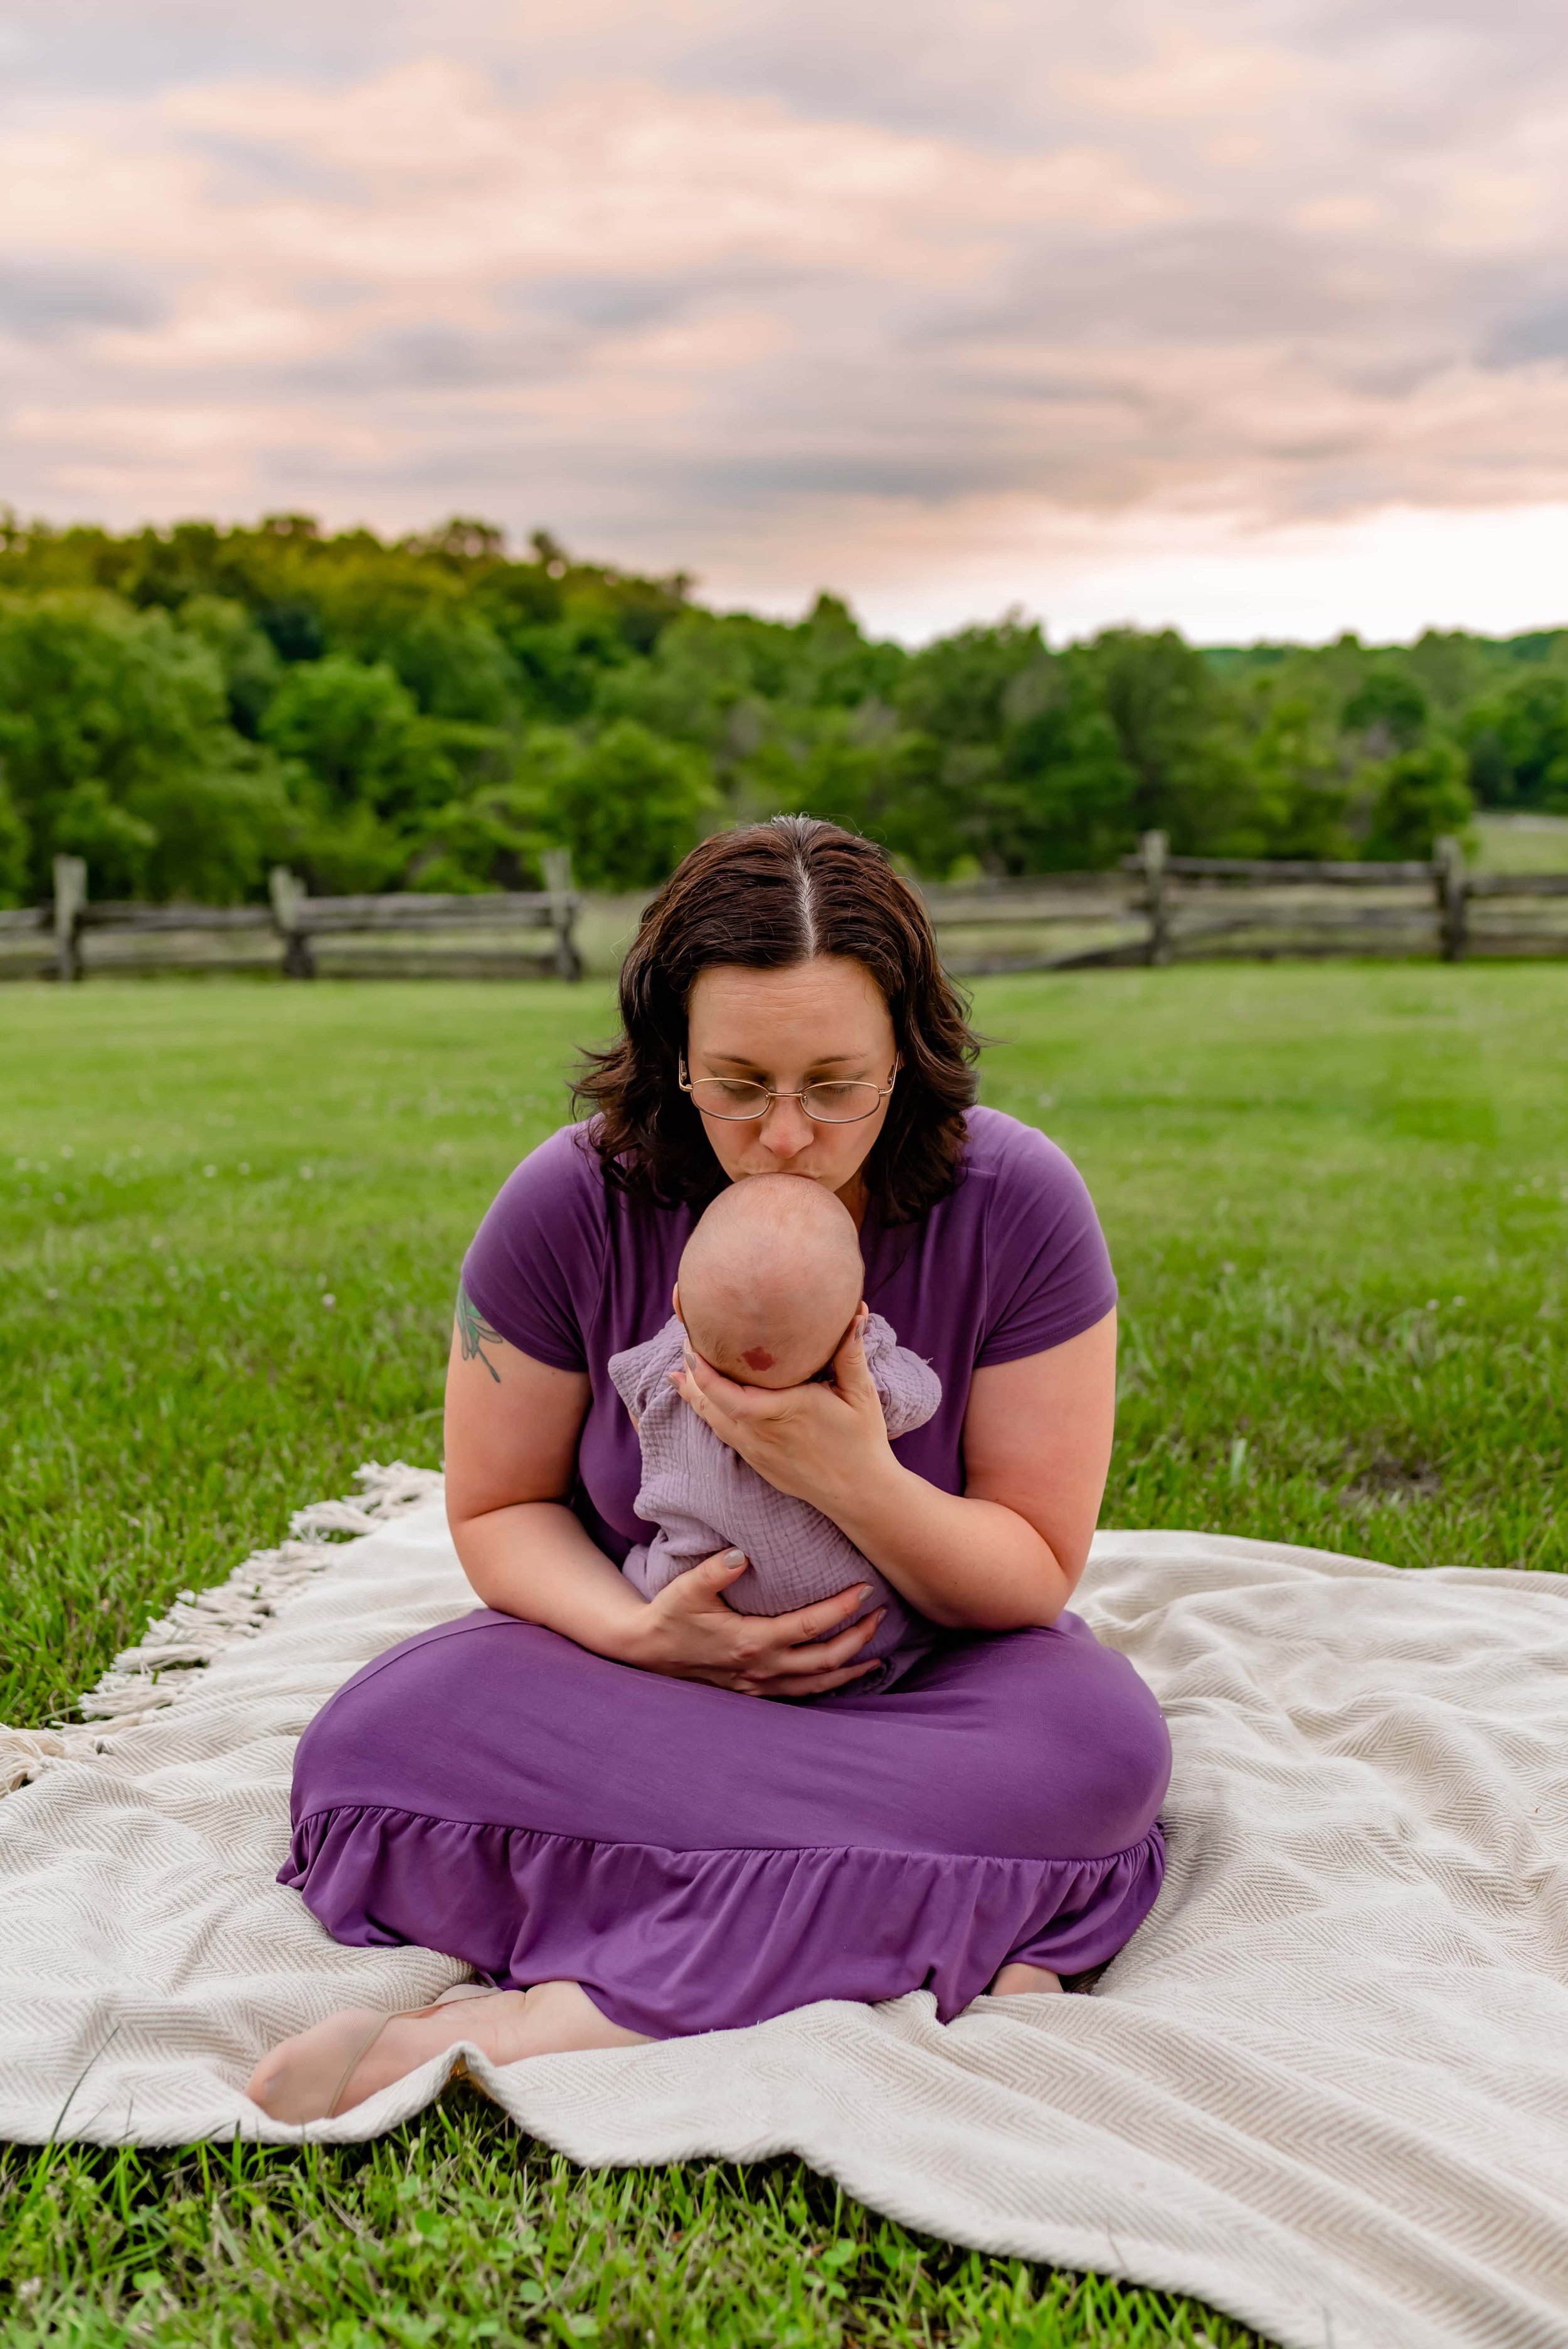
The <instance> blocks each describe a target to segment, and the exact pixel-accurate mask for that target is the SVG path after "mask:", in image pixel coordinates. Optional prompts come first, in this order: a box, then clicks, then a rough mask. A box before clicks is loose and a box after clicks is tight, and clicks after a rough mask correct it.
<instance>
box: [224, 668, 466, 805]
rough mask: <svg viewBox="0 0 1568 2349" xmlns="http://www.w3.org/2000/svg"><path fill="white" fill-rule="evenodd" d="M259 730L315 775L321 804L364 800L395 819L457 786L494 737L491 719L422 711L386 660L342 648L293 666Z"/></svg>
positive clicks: (438, 801)
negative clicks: (475, 721) (477, 722)
mask: <svg viewBox="0 0 1568 2349" xmlns="http://www.w3.org/2000/svg"><path fill="white" fill-rule="evenodd" d="M262 734H263V739H264V740H266V741H267V742H268V743H270V744H271V746H272V747H273V750H276V751H277V752H278V754H279V756H280V757H282V758H284V759H286V760H288V761H292V762H293V763H294V768H295V770H296V771H300V772H302V773H303V774H304V775H306V776H308V777H309V778H311V779H312V781H314V782H315V785H316V786H317V787H318V788H317V792H316V795H315V802H316V804H317V805H318V806H325V807H327V808H330V807H332V806H334V805H336V806H338V807H346V806H348V805H350V804H352V803H354V802H365V803H366V805H368V806H369V807H370V808H371V809H372V810H373V811H374V812H375V813H376V814H377V816H378V817H380V818H382V819H383V820H385V821H386V822H388V823H392V824H394V825H396V824H397V823H399V822H400V821H402V820H404V819H407V818H411V817H418V816H419V815H421V814H423V813H426V812H428V811H429V810H430V809H432V808H435V807H441V806H444V805H446V804H447V802H449V801H450V800H451V799H453V798H455V797H457V796H459V792H460V786H461V783H462V781H463V778H464V774H465V771H467V770H468V769H469V768H471V767H472V766H473V764H474V763H475V762H476V761H479V760H480V759H482V758H483V757H484V755H485V754H486V753H487V752H489V751H490V750H493V749H494V748H495V743H496V738H495V736H494V735H493V733H492V732H491V730H490V729H488V728H483V727H475V726H470V725H465V724H463V723H461V722H460V721H456V720H452V719H437V718H428V717H426V716H425V715H424V714H423V713H422V712H421V710H420V709H419V706H418V702H417V701H416V700H415V698H414V696H413V694H412V693H411V692H410V691H409V689H408V688H407V686H406V685H405V684H404V683H403V682H402V680H401V678H399V677H398V676H397V672H396V671H395V670H394V669H393V667H392V666H391V664H390V663H389V662H387V661H359V660H354V659H352V658H351V657H349V656H348V655H347V654H346V653H327V654H325V655H324V657H322V658H321V659H320V660H317V661H301V662H299V663H297V664H296V665H295V666H294V667H293V668H291V669H290V670H288V672H287V673H286V675H285V676H284V680H283V682H282V684H281V685H280V686H279V687H278V688H277V691H276V692H275V693H274V694H273V698H272V700H271V701H270V702H269V704H268V706H267V710H266V715H265V717H264V718H263V721H262ZM307 797H308V794H307Z"/></svg>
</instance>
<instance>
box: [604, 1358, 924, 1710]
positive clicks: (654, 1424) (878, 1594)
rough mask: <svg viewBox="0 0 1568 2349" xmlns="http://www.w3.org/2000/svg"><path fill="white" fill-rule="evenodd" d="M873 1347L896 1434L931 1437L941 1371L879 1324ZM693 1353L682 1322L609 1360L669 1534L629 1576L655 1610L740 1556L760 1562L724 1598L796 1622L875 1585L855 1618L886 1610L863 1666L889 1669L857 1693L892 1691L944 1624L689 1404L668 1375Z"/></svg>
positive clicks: (643, 1550) (639, 1555) (871, 1361)
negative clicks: (712, 1564)
mask: <svg viewBox="0 0 1568 2349" xmlns="http://www.w3.org/2000/svg"><path fill="white" fill-rule="evenodd" d="M862 1342H863V1344H864V1347H865V1356H866V1368H867V1370H868V1371H870V1373H871V1379H872V1385H873V1386H874V1387H875V1388H876V1391H877V1393H878V1395H879V1396H880V1398H881V1400H882V1417H883V1419H884V1420H885V1421H886V1422H887V1432H888V1433H889V1435H890V1436H893V1437H897V1436H901V1435H908V1434H909V1433H911V1432H912V1431H913V1429H915V1428H917V1427H923V1426H924V1425H925V1423H926V1421H927V1420H928V1419H929V1418H930V1417H931V1416H932V1414H933V1413H934V1411H935V1410H936V1407H937V1405H938V1404H939V1403H940V1402H941V1401H942V1381H941V1380H940V1379H939V1378H938V1377H937V1375H936V1372H935V1371H934V1370H933V1369H932V1367H931V1365H930V1363H929V1362H925V1361H922V1360H921V1358H920V1356H919V1355H918V1354H915V1353H912V1352H911V1351H910V1349H909V1348H908V1347H907V1346H901V1345H900V1344H899V1342H898V1340H897V1338H896V1337H895V1336H894V1335H893V1332H892V1329H891V1327H890V1326H889V1324H888V1323H887V1322H886V1321H884V1320H883V1319H882V1315H881V1314H880V1313H873V1314H872V1315H871V1317H870V1319H868V1321H867V1323H866V1326H865V1331H864V1337H863V1340H862ZM685 1349H686V1331H685V1330H684V1329H683V1327H682V1326H681V1323H680V1321H679V1320H678V1319H676V1318H675V1317H673V1316H672V1318H671V1319H669V1320H668V1321H666V1322H665V1326H664V1328H663V1329H662V1330H660V1331H659V1334H658V1336H657V1337H656V1338H649V1339H647V1340H645V1342H644V1343H643V1344H642V1345H640V1346H630V1347H628V1348H627V1349H626V1350H625V1352H624V1353H621V1354H612V1355H611V1357H610V1361H609V1365H608V1367H609V1372H610V1376H611V1378H612V1379H613V1380H614V1383H615V1390H616V1392H617V1393H618V1394H619V1395H620V1397H621V1400H622V1401H623V1402H624V1404H625V1406H626V1409H627V1410H628V1411H629V1412H630V1413H631V1415H632V1418H633V1420H634V1422H635V1423H636V1428H637V1440H638V1443H639V1444H640V1445H641V1448H642V1455H643V1481H642V1484H641V1485H640V1486H639V1488H638V1492H637V1499H636V1510H637V1515H638V1516H639V1517H645V1518H650V1519H651V1520H652V1521H653V1522H654V1523H655V1525H656V1526H658V1532H657V1533H656V1534H655V1536H654V1538H653V1540H652V1541H651V1542H637V1543H636V1544H634V1547H632V1548H631V1549H629V1550H628V1551H627V1552H626V1555H625V1557H624V1560H623V1561H622V1566H621V1571H622V1573H623V1574H624V1576H625V1577H626V1579H627V1581H628V1582H633V1583H635V1585H636V1587H637V1588H638V1589H639V1590H640V1591H641V1592H642V1594H643V1596H644V1598H645V1599H652V1598H653V1597H654V1596H655V1594H656V1593H657V1592H658V1591H661V1590H662V1589H663V1588H665V1584H666V1583H668V1582H673V1581H674V1580H675V1578H676V1575H677V1574H684V1573H685V1572H686V1568H688V1567H691V1566H696V1564H697V1563H698V1562H699V1560H701V1559H703V1558H705V1557H712V1556H713V1554H714V1552H715V1551H716V1550H721V1549H723V1548H725V1547H727V1546H730V1545H733V1547H735V1548H736V1549H743V1550H744V1551H745V1552H746V1555H747V1557H748V1559H749V1560H750V1563H749V1565H748V1567H747V1569H746V1572H745V1573H744V1574H743V1575H741V1576H740V1577H739V1578H738V1580H737V1581H734V1582H732V1583H730V1584H729V1585H728V1586H727V1588H726V1590H725V1594H724V1596H725V1599H726V1600H727V1603H728V1604H729V1605H730V1606H731V1607H734V1608H736V1609H738V1611H739V1612H740V1613H741V1614H742V1615H784V1614H788V1613H789V1610H790V1609H792V1608H796V1607H810V1605H811V1603H812V1601H813V1600H814V1599H834V1598H836V1597H837V1596H838V1594H839V1592H840V1591H841V1590H848V1589H849V1588H851V1585H852V1584H854V1583H860V1582H869V1583H870V1585H871V1596H870V1597H869V1598H868V1599H867V1600H866V1603H865V1605H864V1606H863V1607H862V1608H861V1609H859V1611H858V1612H857V1613H856V1614H855V1615H853V1616H851V1618H850V1620H851V1622H856V1623H858V1622H859V1621H860V1620H861V1617H862V1616H865V1615H869V1614H870V1613H871V1612H872V1610H873V1609H876V1608H878V1607H885V1608H886V1609H887V1612H886V1614H885V1615H884V1616H883V1618H882V1622H881V1623H880V1624H879V1625H878V1627H877V1629H876V1630H875V1632H874V1633H873V1634H872V1637H871V1639H869V1640H867V1641H866V1644H865V1646H864V1647H863V1648H862V1649H861V1651H860V1654H859V1656H858V1657H857V1658H856V1659H855V1661H857V1662H860V1663H864V1662H869V1661H873V1660H874V1661H876V1663H877V1665H878V1666H879V1670H878V1671H875V1672H862V1674H861V1678H860V1680H859V1681H858V1682H852V1683H850V1685H851V1686H855V1687H858V1688H861V1689H869V1688H873V1687H875V1688H888V1687H891V1685H892V1682H894V1681H896V1680H901V1679H902V1678H903V1675H904V1673H905V1672H907V1671H909V1669H910V1667H911V1666H912V1665H913V1664H917V1663H919V1661H921V1658H922V1657H923V1656H924V1655H927V1654H928V1653H929V1652H930V1651H931V1649H932V1648H933V1647H934V1646H935V1644H936V1641H937V1638H938V1633H937V1630H936V1627H935V1625H934V1624H932V1623H928V1622H927V1621H926V1619H925V1617H924V1616H923V1615H921V1614H919V1613H917V1612H916V1610H915V1609H913V1607H911V1606H909V1605H908V1604H907V1602H906V1601H905V1600H904V1599H901V1598H900V1597H899V1594H898V1592H897V1591H896V1590H895V1589H894V1588H892V1584H891V1583H889V1582H885V1581H884V1580H883V1579H882V1576H881V1575H880V1574H879V1573H878V1572H877V1570H876V1568H874V1567H873V1566H871V1565H869V1564H868V1563H867V1561H866V1560H865V1559H864V1558H863V1557H861V1553H860V1551H859V1550H858V1549H857V1548H856V1547H855V1546H854V1544H853V1542H851V1541H850V1540H848V1539H847V1538H846V1537H845V1536H844V1535H843V1534H841V1532H840V1531H839V1528H838V1526H836V1525H834V1523H833V1521H832V1519H831V1518H830V1517H825V1516H823V1515H822V1513H821V1511H820V1509H814V1508H813V1507H812V1506H811V1505H810V1502H809V1501H798V1500H797V1499H796V1498H795V1496H794V1495H793V1494H792V1493H780V1492H779V1491H778V1489H777V1488H776V1487H775V1486H774V1485H770V1484H769V1482H768V1480H767V1478H766V1477H765V1476H759V1475H758V1473H757V1471H756V1469H755V1468H751V1467H748V1465H747V1463H746V1462H745V1461H744V1460H742V1459H741V1458H740V1456H739V1454H738V1453H735V1452H732V1451H731V1450H730V1447H729V1445H728V1444H726V1443H725V1442H724V1441H723V1440H722V1438H720V1437H719V1436H717V1435H716V1434H715V1433H714V1432H713V1430H712V1428H711V1427H708V1426H707V1425H706V1424H705V1423H704V1422H703V1421H702V1420H700V1419H699V1418H698V1417H697V1415H696V1412H695V1411H693V1410H692V1408H691V1406H690V1404H689V1403H686V1402H683V1401H682V1400H681V1397H680V1395H679V1394H678V1393H677V1392H676V1389H675V1388H674V1387H673V1386H671V1384H670V1379H669V1374H670V1372H671V1371H675V1370H678V1369H679V1368H680V1365H681V1361H682V1357H683V1355H684V1352H685ZM839 1628H840V1629H842V1628H843V1626H842V1625H841V1626H840V1627H839ZM829 1693H830V1694H838V1695H842V1694H843V1693H844V1691H843V1690H838V1691H830V1692H829Z"/></svg>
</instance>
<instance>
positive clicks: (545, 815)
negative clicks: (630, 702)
mask: <svg viewBox="0 0 1568 2349" xmlns="http://www.w3.org/2000/svg"><path fill="white" fill-rule="evenodd" d="M521 780H522V781H524V782H525V784H531V785H532V786H533V789H534V790H535V791H536V792H537V794H538V804H539V807H540V812H541V816H542V822H543V828H544V829H545V830H546V831H547V832H548V833H551V834H552V835H553V837H555V838H556V839H559V840H560V841H562V843H564V844H565V845H566V846H567V847H569V848H570V849H571V851H572V855H573V866H574V869H575V871H576V874H577V877H578V879H579V881H580V882H581V883H582V884H583V886H584V887H585V888H589V889H637V888H647V887H651V886H652V885H654V884H655V882H659V881H662V880H663V879H664V878H665V874H667V873H669V872H670V871H671V870H672V869H673V868H674V866H675V865H676V864H678V863H679V862H680V860H681V858H682V857H683V856H684V855H685V854H686V851H687V849H688V848H690V847H691V846H692V845H693V844H694V843H695V842H696V838H697V836H698V833H699V831H700V829H701V827H702V825H703V823H704V822H705V821H706V820H707V818H708V817H709V816H710V815H712V814H717V812H718V810H719V807H720V802H719V798H718V794H717V792H716V791H715V790H714V787H713V781H712V778H711V776H710V774H709V772H708V769H707V761H705V760H704V759H702V758H701V757H700V756H699V755H698V754H697V753H696V752H695V751H693V750H686V749H685V748H683V747H682V746H681V745H679V744H677V743H674V742H665V741H662V740H660V739H659V737H658V736H657V735H656V734H652V733H650V732H649V730H648V729H647V728H646V727H645V726H639V725H638V724H637V722H636V720H635V719H630V718H623V719H617V720H616V721H615V723H614V725H612V726H607V727H605V729H604V730H603V733H601V734H599V735H598V736H596V737H595V739H594V740H593V741H592V742H588V743H582V742H578V741H576V740H573V738H572V737H570V736H567V737H564V738H562V736H561V735H559V734H551V733H549V732H548V731H542V732H541V733H538V734H535V735H534V736H533V737H531V740H530V742H529V746H528V754H527V757H526V759H525V761H524V766H523V769H522V772H521Z"/></svg>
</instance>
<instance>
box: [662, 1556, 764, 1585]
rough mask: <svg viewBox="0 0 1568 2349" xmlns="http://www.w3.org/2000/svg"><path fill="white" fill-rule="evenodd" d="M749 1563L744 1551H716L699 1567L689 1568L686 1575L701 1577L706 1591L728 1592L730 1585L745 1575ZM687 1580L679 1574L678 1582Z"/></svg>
mask: <svg viewBox="0 0 1568 2349" xmlns="http://www.w3.org/2000/svg"><path fill="white" fill-rule="evenodd" d="M749 1563H750V1561H749V1560H748V1557H747V1555H746V1552H745V1551H744V1550H743V1549H719V1550H715V1552H714V1554H713V1556H712V1557H705V1558H704V1559H703V1560H702V1561H701V1563H700V1564H699V1565H697V1566H693V1567H688V1568H686V1573H687V1574H695V1575H699V1576H700V1577H701V1578H702V1586H703V1588H704V1589H705V1590H715V1591H717V1590H727V1589H728V1588H729V1586H730V1584H731V1583H732V1582H734V1581H735V1580H736V1578H738V1576H740V1575H742V1574H744V1573H745V1571H746V1569H747V1567H748V1564H749ZM685 1579H686V1576H685V1575H679V1574H677V1575H676V1582H684V1581H685Z"/></svg>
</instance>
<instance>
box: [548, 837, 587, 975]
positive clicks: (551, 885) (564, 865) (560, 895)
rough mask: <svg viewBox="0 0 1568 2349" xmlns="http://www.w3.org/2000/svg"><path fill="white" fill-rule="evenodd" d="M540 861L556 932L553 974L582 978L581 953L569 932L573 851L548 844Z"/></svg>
mask: <svg viewBox="0 0 1568 2349" xmlns="http://www.w3.org/2000/svg"><path fill="white" fill-rule="evenodd" d="M539 861H540V863H541V864H542V865H543V867H544V885H545V887H546V889H548V890H549V892H550V920H551V926H552V928H553V930H554V932H555V975H556V977H557V978H582V976H583V957H582V956H581V955H580V954H579V953H578V951H577V944H576V941H575V939H574V938H573V935H572V926H573V917H574V915H575V912H576V907H575V905H574V904H573V889H572V851H571V850H570V849H569V848H547V849H546V850H545V852H544V854H543V855H542V857H541V858H540V860H539Z"/></svg>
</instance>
